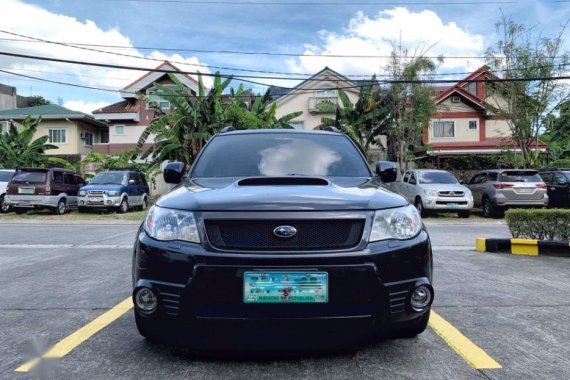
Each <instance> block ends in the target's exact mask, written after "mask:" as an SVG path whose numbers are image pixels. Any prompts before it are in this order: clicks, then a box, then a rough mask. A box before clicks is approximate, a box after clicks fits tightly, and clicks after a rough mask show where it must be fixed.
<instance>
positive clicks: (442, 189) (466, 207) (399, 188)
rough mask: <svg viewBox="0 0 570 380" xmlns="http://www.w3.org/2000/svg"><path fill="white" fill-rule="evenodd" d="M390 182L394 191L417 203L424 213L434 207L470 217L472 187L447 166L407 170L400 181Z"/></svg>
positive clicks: (412, 202) (419, 209)
mask: <svg viewBox="0 0 570 380" xmlns="http://www.w3.org/2000/svg"><path fill="white" fill-rule="evenodd" d="M390 185H391V186H390V189H391V190H392V191H394V192H396V193H398V194H400V195H401V196H403V197H404V198H406V199H407V200H408V201H409V202H410V203H411V204H413V205H415V206H416V208H417V209H418V211H419V212H420V213H421V214H422V215H426V213H427V212H429V211H430V210H433V211H442V212H457V214H458V215H459V217H461V218H469V216H470V214H471V209H472V208H473V197H472V196H471V191H469V189H468V188H466V187H465V186H463V185H461V184H460V183H459V181H458V180H457V178H455V176H454V175H453V174H451V173H450V172H447V171H445V170H432V169H416V170H408V171H407V172H405V173H404V176H403V177H402V180H401V181H397V182H393V183H392V184H390Z"/></svg>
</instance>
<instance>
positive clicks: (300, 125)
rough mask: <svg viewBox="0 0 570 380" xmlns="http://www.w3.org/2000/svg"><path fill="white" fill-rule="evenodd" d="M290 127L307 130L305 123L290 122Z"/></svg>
mask: <svg viewBox="0 0 570 380" xmlns="http://www.w3.org/2000/svg"><path fill="white" fill-rule="evenodd" d="M289 125H290V126H291V127H293V128H295V129H305V122H303V121H290V122H289Z"/></svg>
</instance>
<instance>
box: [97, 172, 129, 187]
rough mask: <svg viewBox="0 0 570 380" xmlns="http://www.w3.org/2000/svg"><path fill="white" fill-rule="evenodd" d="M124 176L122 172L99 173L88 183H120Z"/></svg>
mask: <svg viewBox="0 0 570 380" xmlns="http://www.w3.org/2000/svg"><path fill="white" fill-rule="evenodd" d="M124 178H125V174H124V173H109V172H104V173H99V174H97V175H96V176H95V177H93V179H92V180H91V181H90V182H89V184H90V185H121V184H123V179H124Z"/></svg>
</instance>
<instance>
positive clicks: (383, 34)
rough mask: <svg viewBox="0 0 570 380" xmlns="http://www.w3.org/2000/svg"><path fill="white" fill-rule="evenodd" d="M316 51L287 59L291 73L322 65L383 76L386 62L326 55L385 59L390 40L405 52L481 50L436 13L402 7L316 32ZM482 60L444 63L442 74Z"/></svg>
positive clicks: (476, 38)
mask: <svg viewBox="0 0 570 380" xmlns="http://www.w3.org/2000/svg"><path fill="white" fill-rule="evenodd" d="M319 38H320V39H321V41H322V45H321V46H320V47H316V46H313V45H306V46H305V54H306V56H303V57H299V58H298V59H289V60H287V65H288V69H289V70H290V71H296V72H298V71H301V72H304V73H315V72H318V71H319V70H321V69H322V68H323V67H324V66H329V67H330V68H332V69H334V70H336V71H338V72H340V73H342V74H348V75H350V74H372V73H377V74H379V73H382V72H383V71H384V68H385V67H386V65H387V59H386V58H373V59H371V58H346V57H343V58H335V57H317V56H319V55H322V54H326V55H361V56H362V55H367V56H388V55H390V53H391V51H392V42H394V41H400V39H401V42H402V45H403V46H404V47H406V48H409V49H414V48H416V47H418V46H423V47H428V46H433V47H432V48H431V49H430V50H429V53H428V55H430V56H432V55H433V56H438V55H440V54H442V55H444V56H480V55H481V54H482V52H483V50H484V41H483V37H482V36H481V35H478V34H471V33H469V32H468V31H467V30H465V29H462V28H461V27H459V26H458V25H457V24H456V23H455V22H448V23H445V22H444V21H443V20H442V19H441V18H440V17H439V16H438V15H437V14H436V13H435V12H433V11H430V10H424V11H421V12H417V13H416V12H411V11H409V10H408V9H406V8H394V9H390V10H386V11H383V12H380V13H378V14H377V15H376V16H375V17H372V18H370V17H368V16H366V15H365V14H364V13H362V12H358V13H356V15H355V16H354V17H352V18H351V19H350V21H349V23H348V26H347V27H346V28H345V29H344V31H343V32H342V33H334V32H330V31H327V30H321V31H320V32H319ZM482 64H483V62H482V61H481V60H480V59H447V60H445V61H444V63H443V64H442V65H441V66H440V71H448V72H449V71H450V70H451V71H460V72H464V71H472V70H474V69H476V68H478V67H479V66H481V65H482Z"/></svg>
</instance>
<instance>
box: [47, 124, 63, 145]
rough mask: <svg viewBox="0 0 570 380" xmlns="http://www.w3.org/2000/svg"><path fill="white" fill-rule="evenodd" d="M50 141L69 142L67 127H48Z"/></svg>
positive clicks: (51, 142) (56, 142) (57, 142)
mask: <svg viewBox="0 0 570 380" xmlns="http://www.w3.org/2000/svg"><path fill="white" fill-rule="evenodd" d="M48 136H49V138H48V142H49V143H50V144H66V143H67V130H66V129H63V128H62V129H59V128H58V129H48Z"/></svg>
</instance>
